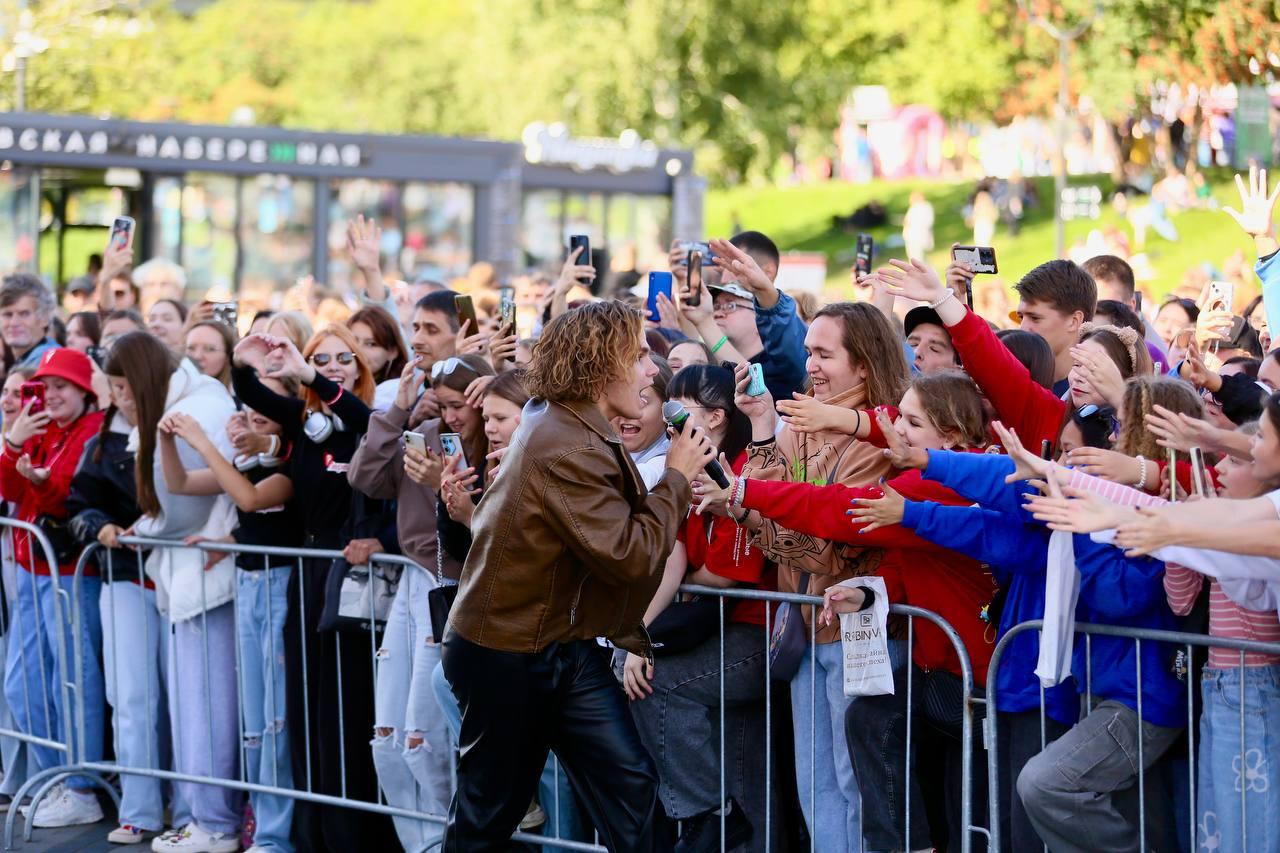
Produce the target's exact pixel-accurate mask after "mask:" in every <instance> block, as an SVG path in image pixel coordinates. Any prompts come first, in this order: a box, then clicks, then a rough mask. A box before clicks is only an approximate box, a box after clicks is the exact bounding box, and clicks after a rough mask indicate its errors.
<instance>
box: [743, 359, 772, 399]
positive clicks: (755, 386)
mask: <svg viewBox="0 0 1280 853" xmlns="http://www.w3.org/2000/svg"><path fill="white" fill-rule="evenodd" d="M747 376H748V377H749V378H750V381H749V382H747V393H748V394H750V395H751V396H752V397H759V396H761V395H762V394H764V392H765V391H768V390H769V388H768V386H766V385H765V384H764V368H762V367H761V366H760V365H758V364H753V365H751V366H750V367H748V368H747Z"/></svg>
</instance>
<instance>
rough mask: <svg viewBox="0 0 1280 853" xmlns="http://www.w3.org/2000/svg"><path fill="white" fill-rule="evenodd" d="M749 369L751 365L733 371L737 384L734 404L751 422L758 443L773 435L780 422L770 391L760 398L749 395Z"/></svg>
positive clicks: (741, 365) (753, 434) (737, 367)
mask: <svg viewBox="0 0 1280 853" xmlns="http://www.w3.org/2000/svg"><path fill="white" fill-rule="evenodd" d="M748 368H749V365H747V364H745V363H744V364H739V365H738V366H736V367H735V368H734V369H733V378H734V380H735V382H736V387H735V394H734V397H733V404H734V405H735V406H737V407H738V411H740V412H742V413H743V414H744V415H746V416H747V418H748V419H749V420H750V421H751V434H752V437H753V438H754V439H755V440H756V441H763V440H764V439H765V438H767V437H769V436H771V435H773V431H774V427H775V426H777V423H778V420H777V416H776V415H775V414H774V411H773V397H772V395H770V394H769V392H768V391H765V392H764V393H763V394H761V395H760V396H759V397H752V396H751V395H750V394H748V393H747V385H749V384H750V382H751V380H750V377H749V376H748Z"/></svg>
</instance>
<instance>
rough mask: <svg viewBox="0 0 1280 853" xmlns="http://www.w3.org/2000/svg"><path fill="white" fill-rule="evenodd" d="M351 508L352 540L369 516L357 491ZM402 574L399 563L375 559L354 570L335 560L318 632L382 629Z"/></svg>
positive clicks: (326, 583)
mask: <svg viewBox="0 0 1280 853" xmlns="http://www.w3.org/2000/svg"><path fill="white" fill-rule="evenodd" d="M351 507H352V515H353V517H354V518H356V519H357V522H356V525H355V526H354V529H353V537H354V535H356V533H357V531H358V530H359V529H360V526H361V524H362V523H363V520H364V519H365V518H366V517H368V516H369V513H368V511H367V509H366V506H365V497H364V495H363V494H362V493H360V492H359V491H355V492H353V493H352V499H351ZM403 571H404V567H403V566H401V565H399V564H398V563H379V562H378V561H377V560H376V558H371V559H370V560H369V562H368V563H365V564H363V565H359V566H353V565H351V564H350V563H349V562H347V560H346V558H344V557H335V558H334V560H333V562H332V563H330V564H329V570H328V572H327V573H326V574H325V579H324V606H323V607H322V608H321V610H320V621H319V624H318V625H317V628H318V630H321V631H336V630H339V629H342V630H357V631H361V632H367V631H369V630H379V629H381V628H382V627H383V626H384V625H386V623H387V617H388V616H389V615H390V613H391V604H392V602H393V601H395V598H396V590H397V589H399V588H400V576H401V574H402V573H403Z"/></svg>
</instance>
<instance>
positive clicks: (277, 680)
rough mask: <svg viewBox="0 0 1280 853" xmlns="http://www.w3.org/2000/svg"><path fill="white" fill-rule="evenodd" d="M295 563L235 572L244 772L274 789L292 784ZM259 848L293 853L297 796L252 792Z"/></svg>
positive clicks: (250, 796)
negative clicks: (287, 627)
mask: <svg viewBox="0 0 1280 853" xmlns="http://www.w3.org/2000/svg"><path fill="white" fill-rule="evenodd" d="M292 571H293V569H292V567H290V566H277V567H274V568H269V569H266V568H264V569H259V570H255V571H245V570H244V569H237V570H236V632H237V634H238V636H239V638H240V711H241V713H242V714H243V715H244V761H245V768H244V776H245V780H246V781H248V782H253V783H256V784H259V785H268V786H270V787H272V788H292V787H293V768H292V766H291V765H290V763H289V735H288V732H286V731H285V710H284V620H285V617H286V616H287V615H288V613H289V575H290V573H292ZM249 801H250V802H251V803H252V804H253V817H254V822H255V823H256V825H257V829H256V830H255V831H254V834H253V843H254V846H255V847H261V848H263V849H264V850H276V851H281V853H292V851H293V843H292V842H291V841H290V840H289V828H290V826H291V824H292V823H293V800H291V799H290V798H288V797H281V796H276V795H273V794H259V793H252V794H250V795H249Z"/></svg>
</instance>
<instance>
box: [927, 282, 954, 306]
mask: <svg viewBox="0 0 1280 853" xmlns="http://www.w3.org/2000/svg"><path fill="white" fill-rule="evenodd" d="M955 298H956V292H955V291H954V290H952V289H951V288H949V287H948V288H947V292H946V293H944V294H942V295H941V296H939V297H938V298H937V299H936V300H934V301H933V302H930V303H929V307H930V308H932V309H933V310H935V311H937V310H938V308H939V306H941V305H943V304H944V303H945V302H946V301H947V300H948V299H955Z"/></svg>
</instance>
